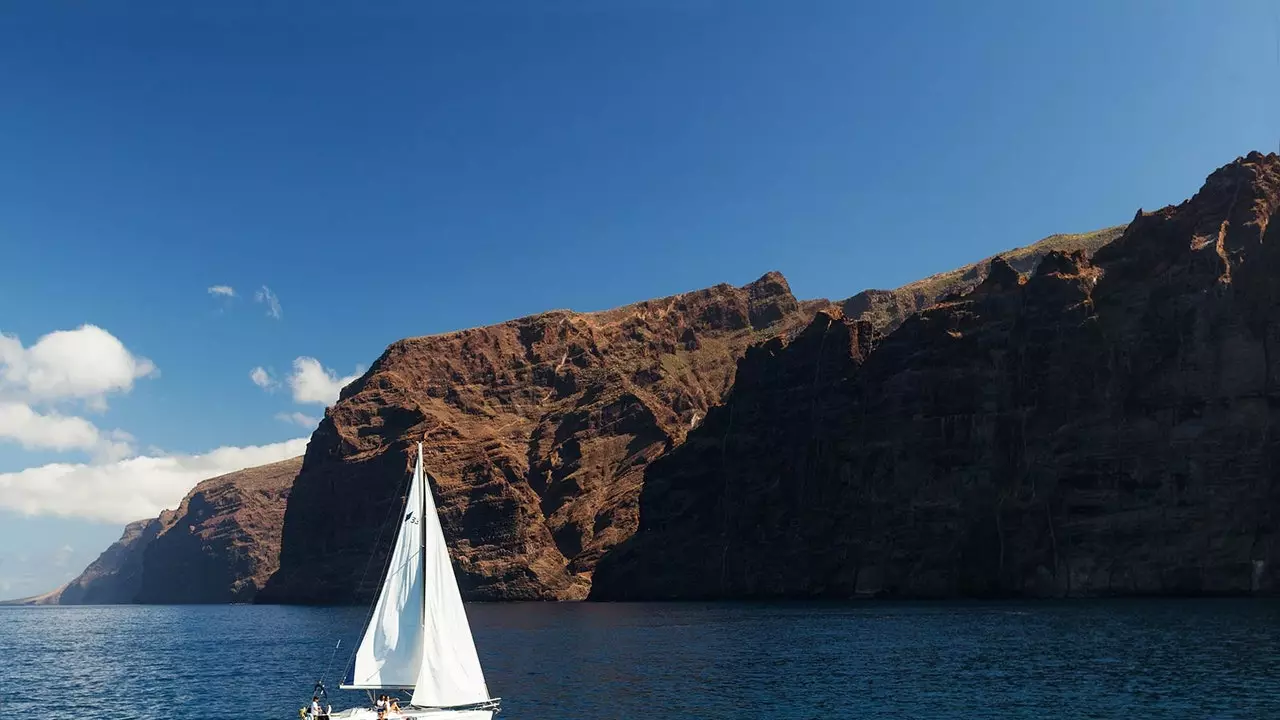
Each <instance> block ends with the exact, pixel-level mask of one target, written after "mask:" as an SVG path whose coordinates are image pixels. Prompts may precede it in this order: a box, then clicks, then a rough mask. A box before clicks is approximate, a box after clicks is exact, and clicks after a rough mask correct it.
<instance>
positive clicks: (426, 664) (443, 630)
mask: <svg viewBox="0 0 1280 720" xmlns="http://www.w3.org/2000/svg"><path fill="white" fill-rule="evenodd" d="M318 687H319V686H318ZM339 687H341V688H342V689H343V690H365V691H368V692H369V693H370V697H371V698H372V697H373V696H374V695H375V694H381V693H387V694H395V693H404V692H406V691H412V696H411V698H410V699H409V700H408V703H407V704H405V705H403V706H402V707H401V708H400V709H399V710H397V711H392V712H388V713H387V714H386V715H385V717H386V718H388V719H389V720H390V719H393V718H394V719H397V720H398V719H400V718H413V719H414V720H419V719H422V720H425V719H427V718H430V719H432V720H436V719H439V720H492V718H493V715H494V714H495V713H496V712H498V709H499V704H500V702H501V699H500V698H491V697H490V696H489V689H488V687H487V686H486V685H485V681H484V672H483V671H482V670H481V668H480V659H479V657H477V655H476V645H475V640H474V639H473V638H472V636H471V626H470V625H469V624H468V623H467V613H466V610H465V609H464V608H463V606H462V595H461V593H459V591H458V581H457V580H456V579H455V578H454V575H453V565H452V564H451V563H450V562H449V549H448V547H447V546H446V545H445V542H444V531H443V530H442V529H441V527H440V517H439V516H438V515H437V514H436V504H435V499H434V498H432V496H431V488H430V486H429V485H428V484H427V482H426V479H425V477H424V473H423V470H422V443H418V461H417V463H416V464H415V465H414V468H413V481H412V483H411V484H410V486H409V495H408V497H407V498H406V499H405V507H404V512H403V514H402V517H401V519H400V527H399V530H398V534H397V536H396V543H395V546H394V547H393V548H392V550H391V557H390V560H389V562H388V565H387V572H386V575H385V576H384V577H383V579H382V588H381V590H380V591H379V594H378V600H377V603H376V604H375V605H374V608H373V613H372V614H371V615H370V618H369V622H368V624H367V625H366V626H365V630H364V636H363V638H362V639H361V641H360V646H359V647H358V648H357V649H356V652H355V655H354V657H353V658H352V662H350V664H349V665H348V670H347V673H346V678H345V679H344V680H343V682H342V683H341V684H340V685H339ZM402 702H403V701H402ZM329 717H331V718H334V719H335V720H336V719H337V718H344V719H346V718H351V719H354V720H365V719H369V720H372V719H373V718H377V717H378V714H377V712H376V711H374V710H372V709H369V708H352V709H349V710H344V711H341V712H336V713H332V714H330V715H329Z"/></svg>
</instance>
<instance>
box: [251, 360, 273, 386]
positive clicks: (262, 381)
mask: <svg viewBox="0 0 1280 720" xmlns="http://www.w3.org/2000/svg"><path fill="white" fill-rule="evenodd" d="M249 379H250V380H252V381H253V384H254V385H257V386H258V387H260V388H262V389H263V390H267V391H271V390H275V389H276V388H277V387H279V386H280V383H279V382H277V381H276V379H275V378H273V377H271V373H270V372H268V371H267V369H266V368H264V367H262V366H261V365H259V366H258V367H256V368H254V369H252V370H250V371H249Z"/></svg>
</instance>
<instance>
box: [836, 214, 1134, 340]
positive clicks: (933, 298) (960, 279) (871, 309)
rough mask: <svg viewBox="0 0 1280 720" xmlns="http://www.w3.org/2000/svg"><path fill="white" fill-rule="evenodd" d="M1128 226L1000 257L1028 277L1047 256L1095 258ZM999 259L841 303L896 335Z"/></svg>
mask: <svg viewBox="0 0 1280 720" xmlns="http://www.w3.org/2000/svg"><path fill="white" fill-rule="evenodd" d="M1124 229H1125V226H1124V225H1117V226H1115V227H1109V228H1104V229H1102V230H1095V231H1093V232H1088V233H1074V234H1059V235H1050V236H1049V237H1047V238H1044V239H1043V240H1040V241H1039V242H1036V243H1033V244H1031V245H1026V246H1024V247H1020V248H1014V249H1013V250H1008V251H1006V252H1003V253H1001V254H1000V255H999V256H997V257H1000V258H1001V259H1002V260H1004V261H1005V262H1006V263H1008V264H1009V265H1010V266H1011V267H1013V269H1015V270H1017V271H1018V272H1020V273H1028V272H1031V271H1032V270H1034V269H1035V267H1036V265H1038V264H1039V263H1040V260H1041V259H1042V258H1044V256H1046V255H1048V254H1049V253H1051V252H1054V251H1057V252H1067V253H1070V252H1075V251H1080V252H1083V253H1084V254H1085V255H1086V256H1091V255H1093V253H1095V252H1097V250H1098V249H1099V248H1101V247H1102V246H1103V245H1106V244H1107V243H1109V242H1111V241H1112V240H1115V239H1116V238H1118V237H1120V234H1121V233H1123V232H1124ZM994 259H995V257H990V258H987V259H985V260H982V261H979V262H976V263H973V264H971V265H965V266H964V267H961V268H957V269H955V270H949V271H947V272H942V273H938V274H937V275H931V276H929V277H927V278H924V279H923V280H916V281H915V282H911V283H907V284H906V285H903V286H902V287H900V288H896V289H894V290H863V291H862V292H860V293H858V294H857V295H854V296H853V297H851V298H848V299H846V300H844V301H843V302H841V303H840V309H841V311H842V312H843V314H844V316H845V317H847V318H851V319H855V320H866V321H868V322H870V323H871V325H872V327H873V328H875V329H876V330H878V331H880V332H884V333H887V332H892V331H893V330H894V329H896V328H897V327H898V326H899V325H901V324H902V322H903V321H904V320H906V319H907V318H908V317H910V316H911V315H913V314H915V313H917V312H920V311H921V310H927V309H929V308H931V307H933V306H934V305H935V304H937V303H938V301H940V300H942V299H943V298H945V297H947V296H949V295H963V294H964V293H967V292H969V291H971V290H973V289H974V288H975V287H977V286H978V284H979V283H981V282H982V280H983V279H984V278H985V277H986V275H987V267H988V266H989V265H990V264H991V261H992V260H994Z"/></svg>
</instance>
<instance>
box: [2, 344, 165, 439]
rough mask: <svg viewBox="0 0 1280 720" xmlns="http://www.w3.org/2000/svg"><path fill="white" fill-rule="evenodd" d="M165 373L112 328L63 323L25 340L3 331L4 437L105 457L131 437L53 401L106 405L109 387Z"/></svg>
mask: <svg viewBox="0 0 1280 720" xmlns="http://www.w3.org/2000/svg"><path fill="white" fill-rule="evenodd" d="M157 374H159V371H158V370H157V369H156V366H155V364H154V363H152V362H151V361H150V360H148V359H146V358H144V357H140V356H137V355H134V354H133V353H132V352H130V351H129V350H128V348H126V347H125V346H124V343H122V342H120V340H119V339H117V338H116V337H115V336H114V335H112V334H111V333H109V332H107V331H106V330H103V329H102V328H100V327H97V326H95V325H82V326H80V327H79V328H77V329H75V330H59V331H57V332H52V333H49V334H48V335H45V336H43V337H41V338H40V339H39V340H37V341H36V342H35V344H34V345H31V346H30V347H24V346H23V344H22V341H21V340H19V339H18V337H17V336H16V335H6V334H3V333H0V441H9V442H14V443H17V444H18V445H20V446H22V447H23V448H25V449H28V450H52V451H56V452H68V451H71V450H80V451H84V452H88V453H90V454H92V455H93V456H94V458H96V459H97V460H99V461H112V460H118V459H120V458H122V457H127V456H128V455H130V454H132V452H133V443H132V441H133V438H132V437H130V436H129V434H128V433H125V432H122V431H119V430H103V429H100V428H99V427H98V426H97V425H95V424H94V423H93V422H90V421H89V420H86V419H85V418H82V417H76V416H74V415H66V414H63V413H62V412H60V411H58V410H55V409H53V408H54V407H56V406H58V405H62V404H66V403H68V402H75V401H78V402H81V403H83V405H84V407H86V408H88V409H90V410H96V411H105V410H106V409H107V395H109V394H112V393H127V392H129V391H130V390H132V389H133V383H134V381H135V380H137V379H139V378H144V377H148V376H154V375H157Z"/></svg>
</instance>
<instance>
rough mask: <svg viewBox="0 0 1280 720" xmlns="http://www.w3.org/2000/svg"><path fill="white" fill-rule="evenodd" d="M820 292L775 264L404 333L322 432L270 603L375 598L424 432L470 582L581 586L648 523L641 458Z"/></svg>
mask: <svg viewBox="0 0 1280 720" xmlns="http://www.w3.org/2000/svg"><path fill="white" fill-rule="evenodd" d="M806 307H812V306H802V305H801V304H800V303H798V302H797V301H796V299H795V298H794V297H793V296H792V294H791V291H790V288H789V287H788V286H787V282H786V280H785V279H784V278H783V277H782V276H781V275H780V274H778V273H769V274H767V275H765V276H764V277H762V278H760V279H759V280H758V281H756V282H754V283H751V284H750V285H747V286H745V287H742V288H735V287H732V286H729V285H718V286H716V287H713V288H710V289H707V290H700V291H697V292H690V293H685V294H683V295H676V296H673V297H668V298H663V299H660V300H651V301H647V302H642V303H638V304H636V305H631V306H628V307H624V308H619V309H616V310H609V311H605V312H599V313H575V312H570V311H555V312H548V313H543V314H541V315H535V316H532V317H527V318H522V319H519V320H513V321H510V322H506V323H502V324H499V325H494V326H490V327H484V328H476V329H471V330H464V331H461V332H454V333H448V334H444V335H435V336H430V337H421V338H413V339H409V340H402V341H400V342H397V343H394V344H393V345H391V346H390V347H389V348H388V349H387V351H386V352H385V353H383V355H382V357H381V358H379V359H378V360H377V362H375V363H374V365H373V366H372V367H371V368H370V370H369V371H368V372H367V373H366V374H365V375H364V377H362V378H360V379H359V380H357V381H356V382H354V383H352V384H351V385H350V386H348V387H347V388H346V389H344V390H343V393H342V398H341V399H340V400H339V402H338V403H337V404H336V405H334V406H333V407H332V408H331V409H330V410H329V411H328V412H327V413H326V416H325V419H324V420H323V421H322V422H321V424H320V427H319V428H318V429H317V430H316V432H315V434H314V435H313V436H312V438H311V444H310V445H309V446H308V448H307V454H306V459H305V462H304V464H303V469H302V473H301V474H300V476H299V478H298V482H297V483H296V485H295V486H294V490H293V494H292V496H291V497H290V500H289V505H288V510H287V512H286V514H285V528H284V545H283V549H282V553H281V567H280V571H279V573H277V574H276V576H275V577H273V578H272V579H271V581H270V583H269V584H268V586H267V588H266V589H265V590H264V591H263V593H262V594H261V595H260V596H259V597H258V600H259V601H262V602H272V601H283V602H350V601H353V600H360V601H364V600H367V599H368V598H370V597H371V596H372V594H373V593H374V592H375V591H376V589H377V583H378V581H379V579H380V575H381V569H382V565H383V562H384V558H385V554H386V552H387V550H388V549H389V546H390V543H391V538H390V537H389V536H388V535H386V534H383V533H382V529H383V528H385V527H386V526H387V518H388V517H389V514H390V513H393V512H397V511H398V510H399V508H400V507H401V505H402V503H403V498H402V494H403V492H404V490H405V484H406V478H407V476H408V472H409V468H410V467H411V461H412V456H413V453H414V452H416V450H415V447H416V446H415V443H416V442H418V441H423V442H424V443H425V448H426V467H427V469H428V471H429V473H430V475H431V485H432V491H433V492H434V493H435V496H436V502H437V504H438V506H439V509H440V514H441V519H442V521H443V524H444V531H445V536H446V538H447V539H448V540H449V543H450V545H451V550H452V552H453V556H454V558H455V565H456V570H457V572H458V577H459V583H460V585H461V587H462V590H463V595H464V597H466V598H469V599H530V600H532V599H574V598H582V597H584V596H585V595H586V593H587V590H588V587H589V585H590V577H591V573H592V571H593V569H594V567H595V563H596V560H597V559H598V558H599V557H600V556H601V554H603V553H604V552H605V551H606V550H608V549H609V548H610V547H611V546H613V545H614V544H616V543H618V542H620V541H622V540H625V539H626V538H627V537H629V536H630V535H631V533H632V532H634V530H635V527H636V522H637V520H636V505H637V499H638V495H639V492H640V482H641V479H642V477H643V474H644V469H645V467H646V466H647V465H648V464H649V463H650V462H652V461H653V460H654V459H656V458H658V457H659V456H661V455H662V454H663V453H665V452H667V451H669V450H670V449H671V448H672V447H675V446H678V445H679V444H680V443H682V442H684V439H685V435H686V434H687V433H688V432H689V429H690V428H691V427H694V426H696V425H697V423H698V422H699V421H700V420H701V418H703V417H705V415H706V414H707V412H708V410H709V409H710V408H712V407H714V406H715V405H717V404H718V403H720V402H721V401H722V400H723V398H724V395H725V393H726V392H727V391H728V389H729V388H730V387H731V386H732V384H733V379H734V372H735V370H736V367H737V361H738V359H739V358H740V357H741V356H742V354H743V352H745V350H746V348H747V347H748V346H750V345H751V344H753V343H756V342H760V341H762V340H766V339H768V338H771V337H776V336H779V335H783V334H786V333H788V332H790V331H793V330H796V329H799V328H800V327H802V326H803V325H804V323H805V322H806V321H807V319H808V314H807V312H806Z"/></svg>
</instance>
